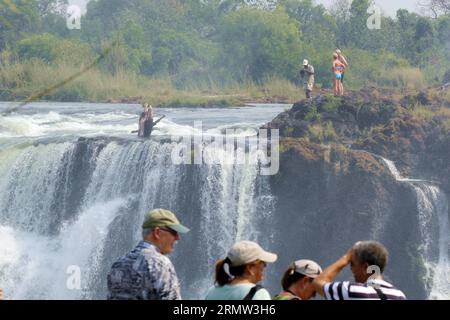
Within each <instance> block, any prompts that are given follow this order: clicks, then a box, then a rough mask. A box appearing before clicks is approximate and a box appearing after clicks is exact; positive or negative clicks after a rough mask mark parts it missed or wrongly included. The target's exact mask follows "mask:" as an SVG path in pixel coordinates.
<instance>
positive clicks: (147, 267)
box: [108, 209, 189, 300]
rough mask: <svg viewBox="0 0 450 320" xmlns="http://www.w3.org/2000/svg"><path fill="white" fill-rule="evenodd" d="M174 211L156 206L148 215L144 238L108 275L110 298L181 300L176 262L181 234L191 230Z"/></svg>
mask: <svg viewBox="0 0 450 320" xmlns="http://www.w3.org/2000/svg"><path fill="white" fill-rule="evenodd" d="M188 231H189V229H188V228H186V227H185V226H183V225H182V224H181V223H180V221H178V219H177V217H176V216H175V214H174V213H172V212H170V211H169V210H164V209H154V210H152V211H150V212H149V213H148V214H147V215H146V216H145V218H144V223H143V224H142V238H143V240H142V241H141V242H139V244H138V245H137V246H136V248H134V249H133V250H132V251H131V252H129V253H127V254H126V255H124V256H123V257H121V258H119V259H118V260H117V261H116V262H114V264H113V265H112V267H111V271H110V273H109V274H108V299H109V300H180V299H181V295H180V283H179V280H178V277H177V274H176V272H175V268H174V266H173V264H172V262H171V261H170V260H169V258H168V257H166V255H167V254H169V253H171V252H172V251H173V246H174V245H175V242H176V241H178V240H180V235H179V234H180V233H187V232H188Z"/></svg>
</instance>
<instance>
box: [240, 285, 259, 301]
mask: <svg viewBox="0 0 450 320" xmlns="http://www.w3.org/2000/svg"><path fill="white" fill-rule="evenodd" d="M262 288H263V286H262V285H259V284H257V285H255V286H254V287H253V288H251V289H250V291H249V292H248V293H247V295H246V296H245V297H244V298H243V299H242V300H253V297H254V296H255V294H256V292H257V291H258V290H260V289H262Z"/></svg>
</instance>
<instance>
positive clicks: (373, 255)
mask: <svg viewBox="0 0 450 320" xmlns="http://www.w3.org/2000/svg"><path fill="white" fill-rule="evenodd" d="M387 261H388V251H387V250H386V248H385V247H384V246H383V245H382V244H381V243H379V242H376V241H361V242H357V243H356V244H355V245H354V246H353V247H352V248H351V249H350V250H348V251H347V253H346V254H345V255H343V256H342V257H341V258H340V259H339V260H337V261H336V262H335V263H333V264H332V265H330V266H329V267H328V268H326V269H325V270H324V271H323V272H322V273H321V274H320V275H319V276H318V277H317V278H315V279H314V281H313V286H314V288H315V289H316V291H317V292H318V293H319V294H320V295H321V296H323V297H325V298H326V299H327V300H405V299H406V296H405V294H404V293H403V292H402V291H400V290H399V289H396V288H395V287H394V286H393V285H392V284H390V283H389V282H386V281H384V280H383V276H382V275H383V271H384V268H385V267H386V264H387ZM347 265H350V268H351V271H352V273H353V276H354V278H355V282H349V281H343V282H333V280H334V279H335V278H336V276H337V275H338V273H339V272H341V270H342V269H344V268H345V267H346V266H347ZM369 278H370V279H369Z"/></svg>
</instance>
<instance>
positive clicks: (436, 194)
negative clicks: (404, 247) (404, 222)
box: [383, 159, 450, 299]
mask: <svg viewBox="0 0 450 320" xmlns="http://www.w3.org/2000/svg"><path fill="white" fill-rule="evenodd" d="M383 160H384V162H385V163H386V165H387V167H388V168H389V170H390V172H391V174H392V175H393V176H394V177H395V179H396V180H397V181H399V182H405V183H409V184H410V185H411V186H412V188H413V189H414V191H415V193H416V197H417V208H418V213H419V217H418V218H419V224H420V232H421V239H422V242H421V245H420V246H419V248H418V250H419V252H420V254H421V256H422V258H423V259H424V262H425V267H426V269H427V275H426V276H425V279H424V280H425V283H426V284H428V286H429V290H430V294H429V297H428V298H429V299H449V298H450V260H449V254H450V224H449V217H448V215H449V207H448V200H447V197H446V195H445V193H444V192H443V191H442V190H440V189H439V188H438V187H436V186H433V185H430V184H428V183H426V182H424V181H423V180H418V179H405V178H402V177H401V175H400V173H399V172H398V170H397V167H396V166H395V164H394V162H392V161H390V160H387V159H383ZM436 226H437V228H436ZM436 229H437V230H436ZM436 231H437V232H438V236H437V239H438V241H437V243H436V241H435V238H436V237H435V232H436ZM436 247H438V256H437V258H436V257H435V254H434V253H433V249H434V248H436Z"/></svg>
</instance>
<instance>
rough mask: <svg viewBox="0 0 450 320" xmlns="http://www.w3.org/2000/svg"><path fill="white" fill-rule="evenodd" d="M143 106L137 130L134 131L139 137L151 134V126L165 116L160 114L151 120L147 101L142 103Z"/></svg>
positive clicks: (150, 109) (150, 107) (151, 111)
mask: <svg viewBox="0 0 450 320" xmlns="http://www.w3.org/2000/svg"><path fill="white" fill-rule="evenodd" d="M143 107H144V111H143V112H142V113H141V116H140V117H139V130H137V131H136V132H137V133H138V136H139V137H142V138H148V137H150V135H151V134H152V131H153V127H154V126H156V125H157V124H158V122H160V121H161V120H162V119H163V118H164V117H165V116H162V117H161V118H159V119H158V120H156V121H153V108H152V106H151V105H150V104H148V103H144V104H143ZM133 132H135V131H133Z"/></svg>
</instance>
